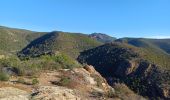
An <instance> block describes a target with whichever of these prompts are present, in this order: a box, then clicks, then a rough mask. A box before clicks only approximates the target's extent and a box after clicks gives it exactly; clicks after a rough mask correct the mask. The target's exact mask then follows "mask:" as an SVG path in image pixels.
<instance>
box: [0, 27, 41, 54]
mask: <svg viewBox="0 0 170 100" xmlns="http://www.w3.org/2000/svg"><path fill="white" fill-rule="evenodd" d="M34 33H35V32H32V31H28V30H22V29H14V28H7V27H2V26H1V27H0V55H1V54H5V55H7V54H8V55H9V54H15V53H16V52H17V51H19V50H21V49H22V48H24V47H25V46H26V45H27V44H29V43H30V42H31V41H32V40H34V39H35V38H37V37H39V36H41V35H42V34H44V33H38V32H37V33H36V34H34Z"/></svg>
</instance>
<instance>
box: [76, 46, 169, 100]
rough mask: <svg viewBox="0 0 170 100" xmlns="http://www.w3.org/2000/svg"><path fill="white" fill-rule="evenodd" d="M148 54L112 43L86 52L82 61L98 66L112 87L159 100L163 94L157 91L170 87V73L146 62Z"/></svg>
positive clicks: (82, 56)
mask: <svg viewBox="0 0 170 100" xmlns="http://www.w3.org/2000/svg"><path fill="white" fill-rule="evenodd" d="M145 50H146V49H145ZM150 52H151V51H150ZM144 54H145V55H147V56H148V55H150V54H148V51H144V49H141V48H138V47H134V46H132V45H128V44H125V43H108V44H105V45H102V46H99V47H97V48H94V49H90V50H87V51H84V52H82V53H81V54H80V56H79V57H78V61H80V62H81V63H87V64H90V65H93V66H95V69H96V70H97V71H98V72H99V73H100V74H101V75H102V76H104V77H105V78H106V79H108V82H109V84H110V85H112V84H113V83H115V82H119V83H125V84H126V85H127V86H129V88H130V89H132V90H133V91H135V92H136V93H139V94H140V95H143V96H148V97H153V98H159V97H161V96H160V95H161V94H160V93H161V92H158V90H155V88H159V89H160V90H159V91H161V89H164V88H167V87H169V86H170V74H168V73H170V70H168V69H166V70H165V67H162V66H158V65H155V64H154V63H152V62H151V61H149V60H148V59H146V58H145V57H144ZM155 55H156V54H155ZM158 55H159V54H158ZM152 57H153V56H151V57H150V58H152ZM152 59H154V58H152ZM168 60H169V59H168ZM168 68H170V67H168ZM164 84H166V86H165V85H164ZM160 87H161V88H160ZM155 95H156V96H158V97H155Z"/></svg>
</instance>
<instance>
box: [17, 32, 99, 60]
mask: <svg viewBox="0 0 170 100" xmlns="http://www.w3.org/2000/svg"><path fill="white" fill-rule="evenodd" d="M101 44H102V43H100V42H98V41H96V40H93V39H91V38H89V37H88V36H87V35H84V34H81V33H67V32H59V31H55V32H50V33H48V34H45V35H43V36H42V37H40V38H38V39H36V40H34V41H32V42H31V43H30V44H29V45H28V46H27V47H25V48H24V49H23V50H22V51H21V52H19V54H18V55H19V56H20V57H37V56H40V55H44V54H55V53H56V52H57V51H60V52H62V53H65V54H67V55H69V56H71V57H73V58H76V57H77V56H78V55H79V52H81V51H83V50H87V49H90V48H94V47H97V46H99V45H101Z"/></svg>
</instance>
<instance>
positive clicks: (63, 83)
mask: <svg viewBox="0 0 170 100" xmlns="http://www.w3.org/2000/svg"><path fill="white" fill-rule="evenodd" d="M70 82H71V79H70V78H69V77H62V78H61V79H60V81H59V83H58V84H59V85H61V86H67V85H68V84H69V83H70Z"/></svg>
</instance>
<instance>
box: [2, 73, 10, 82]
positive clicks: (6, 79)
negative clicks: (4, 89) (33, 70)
mask: <svg viewBox="0 0 170 100" xmlns="http://www.w3.org/2000/svg"><path fill="white" fill-rule="evenodd" d="M8 80H9V75H7V74H6V73H3V72H0V81H8Z"/></svg>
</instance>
